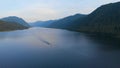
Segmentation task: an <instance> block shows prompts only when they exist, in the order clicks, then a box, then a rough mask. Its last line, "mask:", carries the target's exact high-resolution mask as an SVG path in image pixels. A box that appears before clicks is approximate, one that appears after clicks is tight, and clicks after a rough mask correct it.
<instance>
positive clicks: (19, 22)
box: [0, 16, 30, 27]
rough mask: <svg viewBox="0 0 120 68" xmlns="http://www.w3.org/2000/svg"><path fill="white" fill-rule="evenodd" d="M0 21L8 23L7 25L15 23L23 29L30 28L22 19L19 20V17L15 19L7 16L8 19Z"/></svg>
mask: <svg viewBox="0 0 120 68" xmlns="http://www.w3.org/2000/svg"><path fill="white" fill-rule="evenodd" d="M0 20H2V21H6V22H9V23H12V22H16V23H18V24H21V25H23V26H25V27H30V25H29V24H28V23H27V22H25V21H24V20H23V19H22V18H19V17H16V16H9V17H5V18H2V19H0Z"/></svg>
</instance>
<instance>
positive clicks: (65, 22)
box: [49, 14, 86, 29]
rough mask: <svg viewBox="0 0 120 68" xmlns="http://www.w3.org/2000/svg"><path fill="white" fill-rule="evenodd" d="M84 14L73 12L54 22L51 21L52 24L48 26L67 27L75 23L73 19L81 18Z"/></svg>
mask: <svg viewBox="0 0 120 68" xmlns="http://www.w3.org/2000/svg"><path fill="white" fill-rule="evenodd" d="M85 16H86V15H84V14H75V15H72V16H68V17H65V18H62V19H60V20H58V21H56V22H53V23H52V24H50V25H49V27H52V28H63V29H67V28H69V26H72V25H74V24H75V23H72V22H74V21H75V20H78V19H82V18H83V17H85Z"/></svg>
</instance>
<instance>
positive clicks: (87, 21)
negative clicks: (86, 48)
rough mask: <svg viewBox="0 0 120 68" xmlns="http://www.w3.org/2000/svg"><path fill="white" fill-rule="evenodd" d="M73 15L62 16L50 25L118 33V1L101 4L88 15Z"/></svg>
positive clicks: (78, 29) (119, 22)
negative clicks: (62, 17)
mask: <svg viewBox="0 0 120 68" xmlns="http://www.w3.org/2000/svg"><path fill="white" fill-rule="evenodd" d="M75 17H76V15H75ZM75 17H74V16H71V17H67V18H64V19H62V20H61V21H57V22H55V23H53V24H51V25H50V27H52V28H62V27H64V29H68V30H75V31H85V32H102V33H120V2H117V3H110V4H106V5H102V6H100V7H99V8H97V9H96V10H95V11H93V12H92V13H91V14H89V15H82V16H81V15H77V18H75ZM74 18H75V19H74ZM66 23H67V25H66Z"/></svg>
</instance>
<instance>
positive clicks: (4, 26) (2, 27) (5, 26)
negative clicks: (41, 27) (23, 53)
mask: <svg viewBox="0 0 120 68" xmlns="http://www.w3.org/2000/svg"><path fill="white" fill-rule="evenodd" d="M27 28H28V27H25V26H22V25H21V24H18V23H15V22H12V23H9V22H5V21H1V20H0V31H11V30H22V29H27Z"/></svg>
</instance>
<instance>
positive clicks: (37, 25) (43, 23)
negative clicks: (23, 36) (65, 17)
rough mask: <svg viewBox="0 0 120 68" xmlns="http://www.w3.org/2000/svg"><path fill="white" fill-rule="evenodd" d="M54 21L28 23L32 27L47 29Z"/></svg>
mask: <svg viewBox="0 0 120 68" xmlns="http://www.w3.org/2000/svg"><path fill="white" fill-rule="evenodd" d="M55 21H56V20H48V21H36V22H33V23H30V25H31V26H33V27H48V26H49V25H50V24H52V23H53V22H55Z"/></svg>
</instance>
